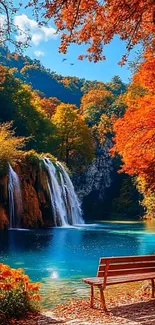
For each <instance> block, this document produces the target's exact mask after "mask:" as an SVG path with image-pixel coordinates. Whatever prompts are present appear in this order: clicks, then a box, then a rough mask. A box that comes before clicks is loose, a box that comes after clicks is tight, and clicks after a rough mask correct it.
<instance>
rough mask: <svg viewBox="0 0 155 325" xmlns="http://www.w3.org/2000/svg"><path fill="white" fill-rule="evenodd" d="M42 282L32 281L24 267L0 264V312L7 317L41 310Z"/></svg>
mask: <svg viewBox="0 0 155 325" xmlns="http://www.w3.org/2000/svg"><path fill="white" fill-rule="evenodd" d="M39 288H40V283H32V282H31V281H30V279H29V277H28V276H27V275H26V274H25V273H24V270H23V269H12V268H10V267H9V266H8V265H4V264H0V312H2V313H4V315H5V316H6V317H7V318H11V317H16V318H18V317H20V316H22V315H23V314H25V313H26V312H28V311H31V312H37V311H39V310H40V303H39V301H40V295H39Z"/></svg>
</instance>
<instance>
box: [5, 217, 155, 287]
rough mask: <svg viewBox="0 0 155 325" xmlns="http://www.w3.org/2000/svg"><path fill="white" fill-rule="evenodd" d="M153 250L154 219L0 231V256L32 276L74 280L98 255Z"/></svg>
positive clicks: (86, 272) (87, 270)
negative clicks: (151, 220)
mask: <svg viewBox="0 0 155 325" xmlns="http://www.w3.org/2000/svg"><path fill="white" fill-rule="evenodd" d="M154 252H155V222H150V221H149V222H116V221H115V222H102V223H98V224H94V225H85V226H83V227H77V228H69V229H67V228H53V229H48V230H35V231H34V230H32V231H28V230H23V231H17V230H15V231H14V230H10V231H2V232H0V259H1V261H2V262H4V263H8V264H10V265H11V266H13V267H23V268H24V269H25V270H26V272H27V273H28V274H29V276H30V277H31V278H32V279H33V280H35V281H38V280H43V281H44V282H46V281H47V280H48V281H50V282H51V281H59V280H61V279H70V281H71V280H76V281H77V280H78V279H81V277H83V276H92V275H94V274H95V273H96V270H97V264H98V260H99V258H100V257H101V256H120V255H142V254H152V253H154Z"/></svg>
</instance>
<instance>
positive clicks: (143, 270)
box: [82, 255, 155, 311]
mask: <svg viewBox="0 0 155 325" xmlns="http://www.w3.org/2000/svg"><path fill="white" fill-rule="evenodd" d="M154 279H155V255H144V256H121V257H103V258H102V257H101V258H100V260H99V266H98V271H97V276H96V277H93V278H86V279H82V281H83V282H85V283H87V284H89V285H90V286H91V300H90V306H91V307H92V308H93V306H94V299H96V298H95V297H94V287H98V288H99V290H100V302H101V306H102V307H103V308H104V310H105V311H106V310H107V309H106V303H105V297H104V290H105V288H106V286H109V285H112V284H120V283H126V282H134V281H143V280H151V284H152V298H154V291H155V285H154Z"/></svg>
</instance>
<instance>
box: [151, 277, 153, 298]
mask: <svg viewBox="0 0 155 325" xmlns="http://www.w3.org/2000/svg"><path fill="white" fill-rule="evenodd" d="M151 282H152V298H154V279H151Z"/></svg>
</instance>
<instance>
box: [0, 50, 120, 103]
mask: <svg viewBox="0 0 155 325" xmlns="http://www.w3.org/2000/svg"><path fill="white" fill-rule="evenodd" d="M0 64H2V65H5V66H7V67H9V68H16V69H17V70H16V76H17V77H18V78H19V79H21V80H22V82H24V83H28V84H31V86H32V88H33V89H37V90H39V91H40V92H41V93H42V94H43V96H46V97H57V98H58V99H59V100H60V101H62V102H65V103H70V104H75V105H77V106H79V105H80V100H81V97H82V95H83V94H84V93H85V92H86V91H87V90H88V89H92V88H93V89H94V88H102V87H103V88H107V89H109V90H111V91H112V92H113V93H114V95H116V96H118V95H119V94H120V93H123V92H125V90H126V85H125V84H124V83H123V82H122V81H121V79H120V78H119V77H118V76H115V77H113V79H112V80H111V82H109V83H106V84H104V83H103V82H98V81H96V80H95V81H88V80H85V79H80V78H77V77H70V76H68V77H63V76H61V75H58V74H56V73H55V72H53V71H51V70H50V69H46V68H45V67H44V66H43V65H42V64H41V62H40V61H39V60H36V59H33V60H32V59H31V58H30V57H28V56H23V55H18V54H16V53H11V52H9V50H8V49H7V48H4V47H0Z"/></svg>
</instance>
